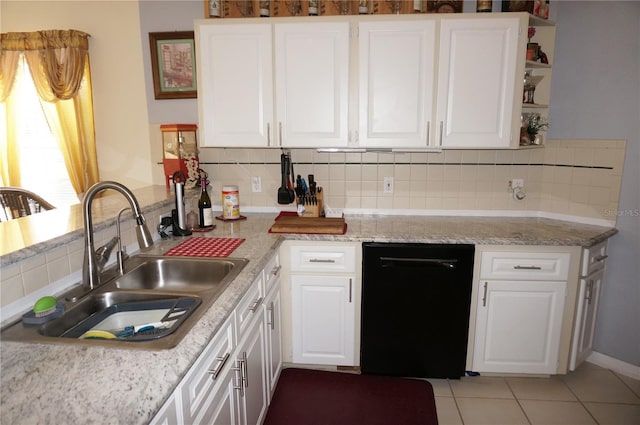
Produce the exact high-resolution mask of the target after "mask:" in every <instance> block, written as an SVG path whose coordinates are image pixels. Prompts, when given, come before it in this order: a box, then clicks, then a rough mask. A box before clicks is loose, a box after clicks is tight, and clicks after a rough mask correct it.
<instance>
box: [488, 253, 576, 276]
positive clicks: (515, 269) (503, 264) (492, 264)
mask: <svg viewBox="0 0 640 425" xmlns="http://www.w3.org/2000/svg"><path fill="white" fill-rule="evenodd" d="M570 262H571V254H569V253H568V252H566V253H564V252H549V253H546V252H483V253H482V263H481V265H480V278H481V279H515V280H556V281H560V280H567V278H568V276H569V263H570Z"/></svg>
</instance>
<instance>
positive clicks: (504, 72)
mask: <svg viewBox="0 0 640 425" xmlns="http://www.w3.org/2000/svg"><path fill="white" fill-rule="evenodd" d="M520 21H521V20H520V19H519V18H515V17H514V18H482V19H443V20H441V21H440V22H441V23H440V25H441V29H440V54H439V62H438V95H437V99H438V106H437V123H438V130H437V131H438V136H437V137H438V140H437V145H439V146H442V147H443V148H508V147H512V146H517V144H518V142H519V141H516V140H512V130H513V123H514V121H513V111H514V108H515V106H516V104H515V102H514V99H515V87H516V69H517V61H518V46H519V42H518V38H519V31H520ZM518 105H519V103H518Z"/></svg>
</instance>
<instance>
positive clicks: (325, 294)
mask: <svg viewBox="0 0 640 425" xmlns="http://www.w3.org/2000/svg"><path fill="white" fill-rule="evenodd" d="M353 283H354V279H353V278H352V277H346V276H303V275H292V276H291V294H292V306H291V309H292V315H293V317H292V322H293V323H292V332H293V335H292V345H293V362H294V363H308V364H329V365H344V366H353V365H355V303H354V292H353V291H354V288H353Z"/></svg>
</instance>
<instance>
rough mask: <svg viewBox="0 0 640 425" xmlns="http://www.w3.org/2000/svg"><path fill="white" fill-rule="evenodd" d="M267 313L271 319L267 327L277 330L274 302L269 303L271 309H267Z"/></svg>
mask: <svg viewBox="0 0 640 425" xmlns="http://www.w3.org/2000/svg"><path fill="white" fill-rule="evenodd" d="M267 311H268V312H269V318H268V319H267V325H268V326H271V330H274V329H275V316H274V313H273V301H272V302H270V303H269V307H267Z"/></svg>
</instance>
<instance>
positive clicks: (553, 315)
mask: <svg viewBox="0 0 640 425" xmlns="http://www.w3.org/2000/svg"><path fill="white" fill-rule="evenodd" d="M565 288H566V283H565V282H517V281H514V282H502V281H491V280H488V281H485V282H484V283H483V287H482V288H481V297H480V298H479V300H478V314H477V316H476V320H477V322H476V344H475V349H474V358H473V366H474V371H477V372H511V373H555V371H556V368H557V362H558V352H559V347H560V329H561V325H562V310H563V303H564V294H565Z"/></svg>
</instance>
